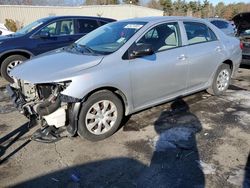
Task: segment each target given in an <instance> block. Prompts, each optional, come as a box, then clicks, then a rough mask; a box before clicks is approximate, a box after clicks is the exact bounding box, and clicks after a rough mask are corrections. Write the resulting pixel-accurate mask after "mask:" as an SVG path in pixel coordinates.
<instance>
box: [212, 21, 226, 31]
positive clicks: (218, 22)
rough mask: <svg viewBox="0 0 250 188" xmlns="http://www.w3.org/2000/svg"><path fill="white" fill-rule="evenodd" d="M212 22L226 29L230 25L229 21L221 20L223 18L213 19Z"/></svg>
mask: <svg viewBox="0 0 250 188" xmlns="http://www.w3.org/2000/svg"><path fill="white" fill-rule="evenodd" d="M211 23H212V24H214V25H215V26H216V27H218V28H219V29H226V28H228V25H229V23H227V22H224V21H221V20H214V21H211Z"/></svg>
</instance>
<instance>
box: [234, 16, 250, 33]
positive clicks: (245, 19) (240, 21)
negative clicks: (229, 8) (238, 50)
mask: <svg viewBox="0 0 250 188" xmlns="http://www.w3.org/2000/svg"><path fill="white" fill-rule="evenodd" d="M232 20H233V21H234V24H235V25H236V28H237V29H238V32H241V31H242V30H245V29H249V28H250V12H243V13H240V14H237V15H236V16H234V17H233V19H232Z"/></svg>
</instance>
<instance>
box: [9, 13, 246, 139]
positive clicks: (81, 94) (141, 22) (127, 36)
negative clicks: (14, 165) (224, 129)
mask: <svg viewBox="0 0 250 188" xmlns="http://www.w3.org/2000/svg"><path fill="white" fill-rule="evenodd" d="M241 57H242V54H241V48H240V42H239V40H238V39H237V38H234V37H230V36H227V35H225V34H224V33H223V32H222V31H220V30H219V29H218V28H217V27H215V26H214V25H212V24H211V23H209V22H207V21H205V20H202V19H195V18H187V17H146V18H135V19H128V20H122V21H117V22H113V23H108V24H106V25H104V26H102V27H99V28H97V29H96V30H94V31H92V32H90V33H89V34H87V35H85V36H84V37H83V38H81V39H79V40H77V41H76V42H75V43H73V44H72V45H70V46H68V47H64V48H61V49H57V50H54V51H51V52H48V53H46V54H44V55H40V56H37V57H34V58H32V59H31V60H28V61H26V62H25V63H22V64H20V65H19V66H17V67H15V68H14V69H13V70H12V71H11V72H10V76H12V77H13V79H14V83H13V84H11V85H10V86H7V89H8V92H9V93H10V96H11V97H12V99H13V101H14V103H15V105H16V107H17V108H18V109H19V110H20V112H21V113H23V114H24V115H26V116H27V117H29V118H31V117H35V118H36V119H38V120H41V122H42V124H43V126H44V128H41V129H40V130H38V131H37V132H36V133H35V134H34V135H33V139H34V140H37V141H42V142H52V141H55V140H57V139H59V138H60V136H59V135H58V134H57V132H58V131H57V129H58V128H60V127H64V126H66V128H67V130H68V132H69V134H70V135H75V134H76V133H78V134H79V135H80V136H81V137H84V138H87V139H89V140H94V141H96V140H101V139H104V138H107V137H109V136H111V135H112V134H113V133H114V132H115V131H116V130H117V129H118V128H119V126H120V124H121V121H122V119H123V117H124V116H127V115H129V114H132V113H135V112H137V111H140V110H143V109H146V108H149V107H152V106H155V105H158V104H160V103H163V102H166V101H169V100H172V99H174V98H177V97H180V96H185V95H188V94H191V93H194V92H197V91H200V90H205V89H207V91H208V92H209V93H211V94H214V95H220V94H222V93H223V92H224V91H225V90H226V89H227V88H228V86H229V84H230V79H231V77H232V75H234V73H235V72H236V71H237V69H238V67H239V65H240V62H241Z"/></svg>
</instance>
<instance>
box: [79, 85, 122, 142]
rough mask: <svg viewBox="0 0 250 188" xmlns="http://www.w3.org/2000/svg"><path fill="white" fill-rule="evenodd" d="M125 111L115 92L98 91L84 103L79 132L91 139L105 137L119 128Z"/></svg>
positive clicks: (95, 139)
mask: <svg viewBox="0 0 250 188" xmlns="http://www.w3.org/2000/svg"><path fill="white" fill-rule="evenodd" d="M123 113H124V110H123V105H122V102H121V100H120V99H119V98H118V97H117V96H116V95H115V94H114V93H112V92H111V91H108V90H102V91H98V92H96V93H94V94H92V95H91V96H90V97H89V98H88V99H87V101H86V102H84V103H83V106H82V109H81V112H80V116H79V122H78V134H79V135H80V136H81V137H83V138H86V139H88V140H91V141H98V140H102V139H105V138H107V137H109V136H111V135H112V134H114V132H115V131H116V130H117V129H118V128H119V126H120V124H121V121H122V118H123Z"/></svg>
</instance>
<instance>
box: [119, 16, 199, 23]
mask: <svg viewBox="0 0 250 188" xmlns="http://www.w3.org/2000/svg"><path fill="white" fill-rule="evenodd" d="M190 19H192V20H198V21H201V20H202V19H200V18H194V17H188V16H150V17H140V18H131V19H126V20H121V21H135V22H159V21H178V20H190Z"/></svg>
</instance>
